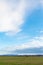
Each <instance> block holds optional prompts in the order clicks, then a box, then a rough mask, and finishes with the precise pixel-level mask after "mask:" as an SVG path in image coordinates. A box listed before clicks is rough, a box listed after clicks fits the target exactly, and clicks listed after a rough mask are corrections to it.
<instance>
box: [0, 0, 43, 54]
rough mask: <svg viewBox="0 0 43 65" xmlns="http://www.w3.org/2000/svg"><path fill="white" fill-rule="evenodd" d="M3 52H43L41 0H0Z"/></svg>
mask: <svg viewBox="0 0 43 65" xmlns="http://www.w3.org/2000/svg"><path fill="white" fill-rule="evenodd" d="M37 50H38V51H37ZM35 51H36V52H35ZM3 54H43V0H0V55H3Z"/></svg>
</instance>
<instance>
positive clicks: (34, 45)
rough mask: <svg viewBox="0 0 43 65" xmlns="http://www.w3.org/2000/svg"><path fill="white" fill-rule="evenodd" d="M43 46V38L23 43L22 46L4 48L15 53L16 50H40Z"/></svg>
mask: <svg viewBox="0 0 43 65" xmlns="http://www.w3.org/2000/svg"><path fill="white" fill-rule="evenodd" d="M42 46H43V37H37V38H36V37H35V38H34V39H31V41H29V42H27V43H22V44H20V45H16V46H15V45H12V46H8V47H6V48H3V50H5V51H15V50H22V49H26V48H39V47H42Z"/></svg>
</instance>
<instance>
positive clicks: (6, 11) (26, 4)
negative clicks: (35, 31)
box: [0, 0, 38, 35]
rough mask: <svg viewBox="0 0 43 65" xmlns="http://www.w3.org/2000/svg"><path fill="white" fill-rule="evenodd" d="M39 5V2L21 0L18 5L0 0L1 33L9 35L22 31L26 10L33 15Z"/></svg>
mask: <svg viewBox="0 0 43 65" xmlns="http://www.w3.org/2000/svg"><path fill="white" fill-rule="evenodd" d="M15 1H16V0H15ZM37 5H38V3H37V1H34V0H33V1H28V0H27V1H25V0H20V1H18V3H17V2H15V3H14V2H13V1H12V0H11V1H7V0H2V1H1V0H0V32H5V33H6V35H8V34H12V33H14V34H16V33H18V32H20V31H22V29H21V26H22V24H23V23H24V17H25V13H26V10H27V11H29V13H31V12H32V11H33V10H34V8H36V7H37Z"/></svg>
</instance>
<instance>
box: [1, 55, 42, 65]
mask: <svg viewBox="0 0 43 65" xmlns="http://www.w3.org/2000/svg"><path fill="white" fill-rule="evenodd" d="M0 65H43V56H0Z"/></svg>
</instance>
